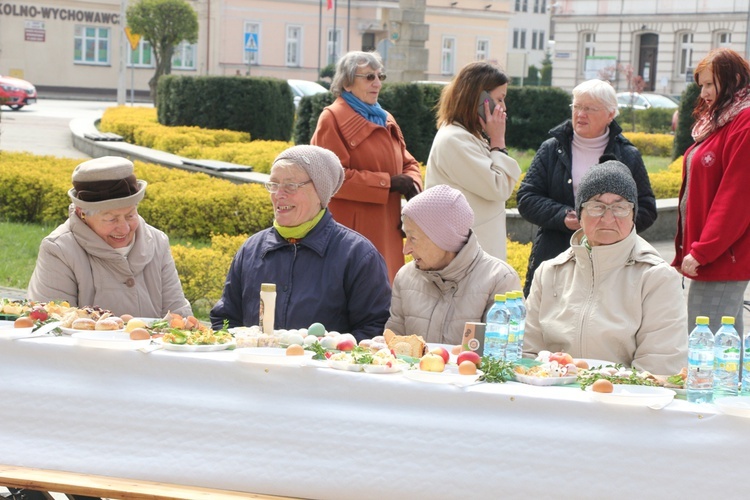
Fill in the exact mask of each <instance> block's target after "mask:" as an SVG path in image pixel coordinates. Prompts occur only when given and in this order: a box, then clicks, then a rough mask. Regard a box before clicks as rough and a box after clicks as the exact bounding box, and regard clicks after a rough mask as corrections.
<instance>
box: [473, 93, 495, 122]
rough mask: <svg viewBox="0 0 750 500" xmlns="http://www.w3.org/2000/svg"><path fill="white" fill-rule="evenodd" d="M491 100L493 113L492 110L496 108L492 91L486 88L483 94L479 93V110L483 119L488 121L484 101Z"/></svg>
mask: <svg viewBox="0 0 750 500" xmlns="http://www.w3.org/2000/svg"><path fill="white" fill-rule="evenodd" d="M485 100H487V101H490V114H492V111H493V110H494V109H495V100H494V99H492V97H490V93H489V92H487V91H486V90H483V91H482V93H481V94H479V106H478V108H477V111H479V116H481V117H482V120H484V121H487V117H485V116H484V101H485Z"/></svg>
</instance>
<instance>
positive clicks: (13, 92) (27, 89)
mask: <svg viewBox="0 0 750 500" xmlns="http://www.w3.org/2000/svg"><path fill="white" fill-rule="evenodd" d="M36 97H37V96H36V88H35V87H34V86H33V85H32V84H30V83H29V82H27V81H26V80H21V79H19V78H13V77H10V76H2V75H0V105H5V106H8V107H10V109H12V110H13V111H18V110H19V109H21V108H22V107H24V106H27V105H29V104H34V103H35V102H36Z"/></svg>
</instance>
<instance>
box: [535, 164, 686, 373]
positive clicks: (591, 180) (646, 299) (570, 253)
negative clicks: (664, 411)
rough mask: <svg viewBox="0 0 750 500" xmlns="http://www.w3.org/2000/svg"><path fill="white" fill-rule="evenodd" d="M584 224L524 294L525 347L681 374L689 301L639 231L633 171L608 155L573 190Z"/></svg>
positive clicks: (677, 279) (542, 267)
mask: <svg viewBox="0 0 750 500" xmlns="http://www.w3.org/2000/svg"><path fill="white" fill-rule="evenodd" d="M575 204H576V213H577V214H578V218H579V220H580V222H581V229H579V230H578V231H576V232H575V233H574V234H573V236H572V238H571V248H569V249H568V250H566V251H565V252H563V253H561V254H560V255H558V256H557V257H555V258H553V259H550V260H547V261H544V262H542V264H541V265H540V266H539V268H538V269H537V270H536V273H535V274H534V281H533V282H532V285H531V293H530V294H529V297H528V300H527V301H526V307H527V310H528V314H527V316H526V335H525V338H524V345H523V351H524V355H526V356H536V355H537V354H538V353H539V352H540V351H542V350H548V351H552V352H555V351H563V352H567V353H569V354H570V355H572V356H573V357H575V358H588V359H596V360H602V361H609V362H613V363H622V364H623V365H627V366H633V367H635V368H638V369H641V370H648V371H649V372H651V373H653V374H658V375H671V374H674V373H678V372H679V371H680V370H681V369H682V367H684V366H686V363H687V335H685V330H686V328H687V307H686V305H685V299H684V297H683V293H682V287H681V286H680V276H679V275H678V274H677V272H676V271H675V270H674V269H673V268H672V267H670V266H669V264H667V263H666V262H665V261H664V260H663V259H662V258H661V257H660V256H659V254H658V252H657V251H656V250H655V249H654V248H653V247H652V246H651V245H649V244H648V242H646V240H644V239H643V238H641V237H640V236H638V235H637V234H636V231H635V226H634V222H633V217H634V214H635V213H636V211H637V209H638V190H637V188H636V184H635V181H634V180H633V176H632V175H631V173H630V170H629V169H628V168H627V167H626V166H625V165H624V164H623V163H621V162H619V161H616V160H610V161H606V162H604V163H601V164H599V165H595V166H593V167H591V169H590V170H589V171H588V172H587V173H586V174H585V175H584V176H583V179H582V180H581V183H580V184H579V186H578V190H577V191H576V200H575Z"/></svg>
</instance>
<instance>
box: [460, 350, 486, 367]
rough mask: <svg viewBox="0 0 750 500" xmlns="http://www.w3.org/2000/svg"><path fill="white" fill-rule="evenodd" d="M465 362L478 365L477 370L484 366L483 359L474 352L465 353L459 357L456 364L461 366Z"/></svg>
mask: <svg viewBox="0 0 750 500" xmlns="http://www.w3.org/2000/svg"><path fill="white" fill-rule="evenodd" d="M464 361H471V362H472V363H474V364H475V365H477V368H479V367H480V366H481V364H482V357H481V356H480V355H479V354H477V353H476V352H474V351H463V352H462V353H461V354H459V355H458V360H456V364H457V365H460V364H461V363H463V362H464Z"/></svg>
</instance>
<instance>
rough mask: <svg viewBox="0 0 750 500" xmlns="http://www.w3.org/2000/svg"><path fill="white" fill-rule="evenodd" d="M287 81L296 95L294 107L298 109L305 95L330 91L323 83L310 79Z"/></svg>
mask: <svg viewBox="0 0 750 500" xmlns="http://www.w3.org/2000/svg"><path fill="white" fill-rule="evenodd" d="M286 82H287V83H288V84H289V87H290V88H291V89H292V94H293V95H294V109H297V106H299V102H300V101H301V100H302V98H303V97H305V96H310V95H315V94H324V93H326V92H328V89H327V88H325V87H324V86H322V85H321V84H319V83H316V82H311V81H308V80H287V81H286Z"/></svg>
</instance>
